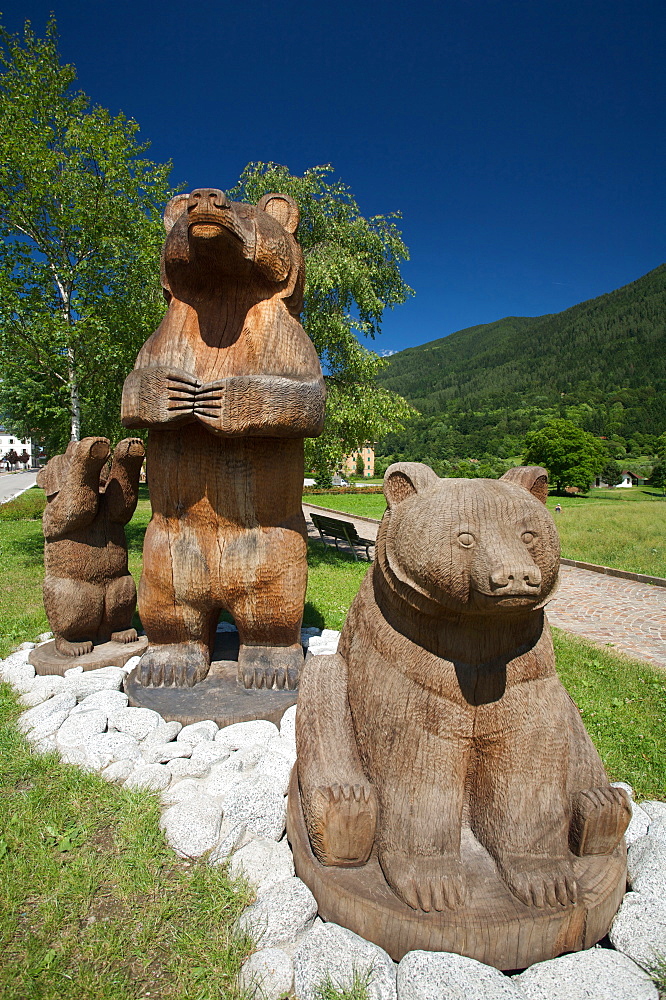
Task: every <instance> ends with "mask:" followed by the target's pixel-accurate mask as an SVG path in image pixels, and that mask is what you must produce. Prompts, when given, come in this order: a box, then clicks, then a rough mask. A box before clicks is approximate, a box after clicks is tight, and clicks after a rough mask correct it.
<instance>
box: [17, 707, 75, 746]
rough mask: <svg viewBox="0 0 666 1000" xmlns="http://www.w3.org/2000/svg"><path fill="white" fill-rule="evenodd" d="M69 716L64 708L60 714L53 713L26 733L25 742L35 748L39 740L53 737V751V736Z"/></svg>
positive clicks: (54, 744)
mask: <svg viewBox="0 0 666 1000" xmlns="http://www.w3.org/2000/svg"><path fill="white" fill-rule="evenodd" d="M70 714H71V713H70V712H69V711H68V709H66V708H63V709H62V710H61V711H60V712H54V713H53V714H52V715H49V716H48V718H46V719H44V721H43V722H40V723H39V725H38V726H35V728H34V729H31V730H30V732H29V733H26V736H25V738H26V740H28V741H29V742H30V743H32V744H34V745H35V746H36V745H37V743H39V742H40V740H45V739H49V738H50V737H52V736H53V737H54V739H53V748H52V749H54V750H55V746H56V743H55V734H56V733H57V732H58V730H59V729H60V727H61V726H62V724H63V722H64V721H65V719H67V718H68V717H69V715H70Z"/></svg>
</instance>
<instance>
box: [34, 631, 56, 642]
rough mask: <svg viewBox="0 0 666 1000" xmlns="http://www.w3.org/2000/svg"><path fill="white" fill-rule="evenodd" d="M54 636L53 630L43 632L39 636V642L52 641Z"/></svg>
mask: <svg viewBox="0 0 666 1000" xmlns="http://www.w3.org/2000/svg"><path fill="white" fill-rule="evenodd" d="M52 638H53V632H42V633H41V634H40V635H38V636H37V642H50V641H51V639H52Z"/></svg>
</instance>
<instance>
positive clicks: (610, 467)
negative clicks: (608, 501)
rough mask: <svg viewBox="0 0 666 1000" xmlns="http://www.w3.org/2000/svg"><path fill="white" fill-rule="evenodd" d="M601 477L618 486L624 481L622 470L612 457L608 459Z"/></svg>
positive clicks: (610, 484)
mask: <svg viewBox="0 0 666 1000" xmlns="http://www.w3.org/2000/svg"><path fill="white" fill-rule="evenodd" d="M600 476H601V479H603V481H604V482H605V483H608V485H609V486H617V484H618V483H621V482H622V470H621V469H620V466H619V464H618V463H617V462H614V461H613V459H612V458H610V459H608V461H607V462H606V464H605V465H604V466H603V468H602V470H601V472H600Z"/></svg>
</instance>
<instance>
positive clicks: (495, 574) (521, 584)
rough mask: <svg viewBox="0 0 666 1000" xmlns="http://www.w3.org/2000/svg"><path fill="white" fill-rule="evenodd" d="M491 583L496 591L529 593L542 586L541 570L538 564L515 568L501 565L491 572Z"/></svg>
mask: <svg viewBox="0 0 666 1000" xmlns="http://www.w3.org/2000/svg"><path fill="white" fill-rule="evenodd" d="M490 585H491V587H492V589H493V590H494V591H498V590H505V591H507V592H509V593H529V592H530V590H533V589H534V588H535V587H540V586H541V570H540V569H539V567H538V566H537V565H536V564H532V565H531V566H520V567H513V568H509V567H506V566H500V567H498V568H497V569H494V570H493V571H492V573H491V574H490Z"/></svg>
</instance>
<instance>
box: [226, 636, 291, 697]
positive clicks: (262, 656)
mask: <svg viewBox="0 0 666 1000" xmlns="http://www.w3.org/2000/svg"><path fill="white" fill-rule="evenodd" d="M302 666H303V648H302V646H301V645H300V643H296V644H294V645H293V646H245V645H241V647H240V649H239V651H238V680H239V682H240V683H241V684H242V685H243V687H246V688H267V689H269V690H270V689H271V688H273V687H276V688H278V689H279V690H284V689H285V688H286V689H287V690H289V691H294V690H295V689H296V688H297V687H298V677H299V674H300V670H301V667H302Z"/></svg>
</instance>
